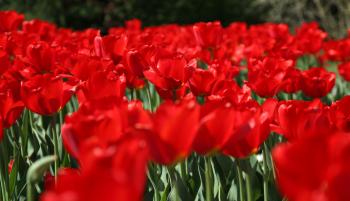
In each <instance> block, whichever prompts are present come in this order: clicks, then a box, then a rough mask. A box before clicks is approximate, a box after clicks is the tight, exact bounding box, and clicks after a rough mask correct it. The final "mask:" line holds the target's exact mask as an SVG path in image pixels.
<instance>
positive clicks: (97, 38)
mask: <svg viewBox="0 0 350 201" xmlns="http://www.w3.org/2000/svg"><path fill="white" fill-rule="evenodd" d="M326 37H327V34H326V33H325V32H323V31H322V30H321V29H320V28H319V27H318V25H317V24H316V23H305V24H303V25H302V26H301V27H300V28H298V29H297V30H296V34H291V33H290V31H289V28H288V26H287V25H285V24H272V23H266V24H261V25H252V26H247V25H246V24H245V23H232V24H230V25H229V26H227V27H223V26H222V25H221V24H220V22H208V23H204V22H200V23H196V24H193V25H186V26H179V25H175V24H172V25H163V26H156V27H147V28H142V26H141V22H140V21H139V20H130V21H127V22H126V24H125V27H114V28H111V29H110V30H109V31H108V34H107V35H104V36H103V35H101V34H100V31H99V30H97V29H86V30H82V31H73V30H70V29H65V28H58V27H56V26H55V25H54V24H51V23H48V22H44V21H41V20H30V21H25V20H24V16H23V15H21V14H18V13H16V12H14V11H2V12H0V139H1V138H2V136H3V128H8V127H10V126H11V125H13V124H14V123H15V121H16V120H17V119H18V118H19V117H20V116H21V113H22V111H23V110H24V108H26V109H28V110H30V111H31V112H34V113H37V114H40V115H54V114H55V113H57V112H59V111H60V110H61V109H62V108H63V107H64V106H65V105H66V103H67V102H68V101H69V100H70V99H71V98H72V97H73V96H74V97H76V98H77V100H78V102H79V109H78V110H77V111H76V112H75V113H73V114H71V115H70V116H68V117H66V119H65V123H64V125H63V128H62V137H63V143H64V146H65V148H66V149H67V150H68V152H69V153H70V154H71V155H72V156H74V157H75V158H76V159H77V160H78V162H79V165H80V168H79V170H71V169H70V170H63V172H61V173H60V174H59V177H58V181H57V184H53V183H52V182H49V181H50V179H47V180H48V182H47V183H48V184H47V187H46V190H47V191H46V192H45V193H44V194H43V196H42V197H41V200H43V201H58V200H60V201H61V200H62V201H66V200H67V201H82V200H84V201H85V200H87V201H89V200H119V201H120V200H135V201H136V200H141V199H142V196H143V192H144V189H143V188H144V185H145V181H146V167H147V163H148V161H153V162H156V163H160V164H165V165H171V164H174V163H176V162H177V161H179V160H181V159H183V158H185V157H187V156H188V155H189V154H190V153H191V152H193V151H195V152H197V153H199V154H203V155H205V154H211V153H212V152H220V153H223V154H226V155H230V156H233V157H236V158H243V157H247V156H249V155H250V154H252V153H255V152H256V151H257V150H258V149H259V147H260V145H261V144H262V143H263V142H264V141H265V139H266V138H267V137H268V135H269V133H270V131H274V132H276V133H278V134H281V135H283V136H284V137H285V138H286V139H287V140H288V143H286V144H284V145H281V146H279V147H277V148H276V150H275V151H274V152H273V156H274V160H275V161H276V170H277V178H278V183H279V185H280V187H281V191H282V192H283V193H284V194H285V195H286V196H287V197H288V198H289V199H290V200H297V201H303V200H332V201H333V200H349V198H348V197H346V193H345V191H346V190H345V189H344V188H342V187H341V186H346V185H344V184H343V183H344V182H345V180H346V179H348V178H349V175H348V173H346V172H345V170H346V169H348V168H349V167H348V163H347V162H346V161H347V160H346V159H347V156H346V153H347V150H349V147H348V146H349V143H348V141H349V140H350V139H349V137H348V136H347V135H346V134H345V133H347V132H350V117H349V115H348V114H349V112H348V110H349V109H348V108H349V107H348V105H349V104H350V98H349V97H344V98H343V99H342V100H339V101H338V102H334V103H333V104H332V105H331V106H327V105H324V104H322V103H321V101H319V100H318V99H315V100H314V101H298V100H290V101H279V102H278V101H277V100H275V99H270V98H272V97H275V96H277V95H278V94H279V93H280V92H285V93H289V94H291V93H295V92H298V91H302V92H303V93H304V95H306V96H308V97H311V98H322V97H324V96H326V95H327V94H328V93H330V92H331V91H332V89H333V87H334V85H335V79H336V75H335V74H334V73H332V72H329V71H328V70H327V69H326V67H323V66H326V65H323V64H326V63H327V61H336V62H339V64H340V65H339V69H338V70H339V73H340V75H341V76H342V77H343V78H344V79H345V80H348V81H349V80H350V71H349V69H350V67H349V66H350V65H349V58H350V48H349V47H350V36H348V37H346V38H344V39H341V40H328V39H326ZM310 54H312V55H314V56H315V58H316V59H317V60H318V61H319V62H320V66H321V67H312V68H310V69H307V70H300V69H299V68H297V60H298V58H300V57H301V56H304V55H310ZM245 63H246V65H245ZM246 72H247V80H239V79H241V78H242V77H244V76H243V75H242V76H237V75H239V74H245V73H246ZM149 83H151V84H152V85H153V86H154V87H155V89H156V91H157V92H158V95H159V96H160V97H161V98H162V99H163V102H162V103H161V104H160V106H159V107H158V108H157V109H156V110H155V112H150V111H148V110H145V109H144V108H143V105H142V103H141V102H138V101H129V102H128V101H127V98H126V96H125V94H126V90H127V88H129V89H132V90H138V89H141V88H143V87H145V86H146V87H147V86H148V85H149ZM253 95H258V96H261V97H265V98H269V99H267V100H266V101H265V102H264V103H263V104H259V103H258V102H257V101H255V100H254V99H253V98H252V97H253ZM197 99H202V100H203V103H202V104H200V103H199V102H200V101H197ZM305 153H310V155H307V154H305ZM299 163H303V164H307V165H306V166H307V167H306V168H302V167H304V166H300V165H299ZM314 169H317V171H314Z"/></svg>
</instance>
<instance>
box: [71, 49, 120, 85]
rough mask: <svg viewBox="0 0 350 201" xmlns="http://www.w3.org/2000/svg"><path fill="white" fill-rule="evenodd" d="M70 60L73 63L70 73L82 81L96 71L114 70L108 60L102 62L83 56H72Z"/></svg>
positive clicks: (95, 58)
mask: <svg viewBox="0 0 350 201" xmlns="http://www.w3.org/2000/svg"><path fill="white" fill-rule="evenodd" d="M72 60H74V61H75V62H74V63H73V65H72V69H70V72H71V73H72V74H73V75H74V76H75V77H76V78H78V79H80V80H82V81H86V80H87V79H89V78H90V77H91V76H92V75H93V74H95V73H96V72H97V71H106V70H108V69H113V68H115V67H114V64H113V62H112V61H110V60H102V59H99V58H98V57H91V56H88V55H83V54H79V55H77V56H72Z"/></svg>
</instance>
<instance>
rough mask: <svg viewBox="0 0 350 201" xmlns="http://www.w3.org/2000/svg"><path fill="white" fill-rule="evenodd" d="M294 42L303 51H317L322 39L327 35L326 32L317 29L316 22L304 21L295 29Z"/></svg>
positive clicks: (311, 52)
mask: <svg viewBox="0 0 350 201" xmlns="http://www.w3.org/2000/svg"><path fill="white" fill-rule="evenodd" d="M296 32H297V33H296V36H295V38H294V40H295V41H294V43H295V44H296V46H297V47H298V49H299V50H301V51H302V52H304V53H306V54H307V53H310V54H314V53H317V52H318V51H319V50H320V49H321V47H322V43H323V40H324V39H325V38H326V37H327V33H325V32H323V31H322V30H320V29H319V26H318V24H317V23H316V22H311V23H304V24H303V25H302V26H301V27H299V28H298V29H297V30H296Z"/></svg>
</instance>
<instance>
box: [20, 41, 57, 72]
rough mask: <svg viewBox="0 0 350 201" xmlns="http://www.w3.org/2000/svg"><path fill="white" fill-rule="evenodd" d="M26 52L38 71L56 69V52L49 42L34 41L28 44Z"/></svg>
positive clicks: (32, 65)
mask: <svg viewBox="0 0 350 201" xmlns="http://www.w3.org/2000/svg"><path fill="white" fill-rule="evenodd" d="M26 53H27V58H28V62H29V63H30V64H31V67H32V68H33V69H35V70H36V71H37V72H38V73H45V72H51V71H53V70H54V69H55V66H54V64H55V57H54V56H55V52H54V50H53V48H51V47H50V45H49V44H48V43H46V42H43V41H38V42H34V43H32V44H30V45H28V47H27V52H26Z"/></svg>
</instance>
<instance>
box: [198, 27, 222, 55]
mask: <svg viewBox="0 0 350 201" xmlns="http://www.w3.org/2000/svg"><path fill="white" fill-rule="evenodd" d="M222 31H223V30H222V26H221V24H220V22H217V21H216V22H207V23H205V22H199V23H196V24H195V25H193V33H194V36H195V38H196V41H197V44H198V45H199V46H201V47H203V48H216V47H217V46H218V45H219V44H220V42H221V40H222Z"/></svg>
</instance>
